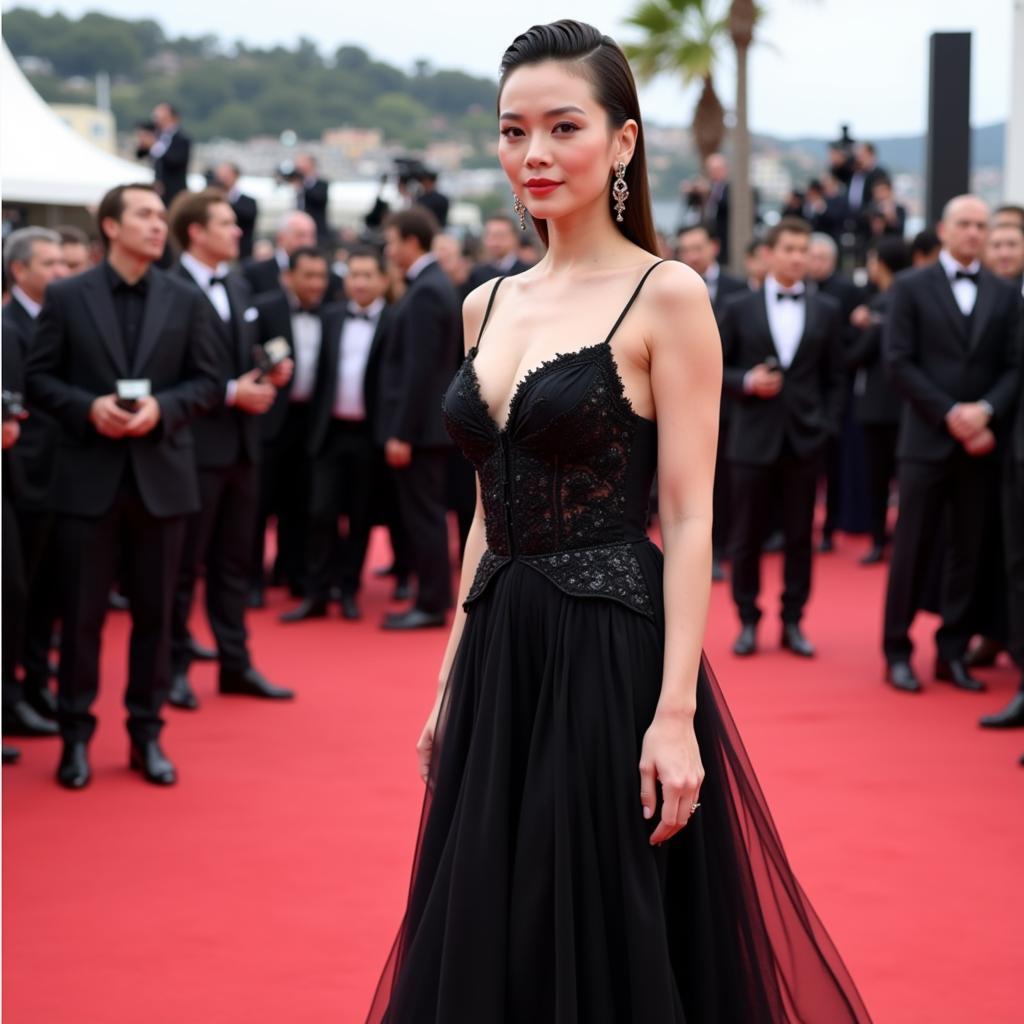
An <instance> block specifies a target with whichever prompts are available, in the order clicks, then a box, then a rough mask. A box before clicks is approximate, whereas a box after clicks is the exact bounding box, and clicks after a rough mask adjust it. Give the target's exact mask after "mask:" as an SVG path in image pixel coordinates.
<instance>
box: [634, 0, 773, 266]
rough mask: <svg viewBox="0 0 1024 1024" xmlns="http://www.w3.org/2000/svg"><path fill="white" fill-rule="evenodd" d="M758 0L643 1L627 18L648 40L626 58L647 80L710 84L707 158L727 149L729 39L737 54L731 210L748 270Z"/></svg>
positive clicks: (738, 255) (699, 115)
mask: <svg viewBox="0 0 1024 1024" xmlns="http://www.w3.org/2000/svg"><path fill="white" fill-rule="evenodd" d="M762 13H763V12H762V9H761V7H760V6H759V5H758V4H757V3H755V2H754V0H729V2H728V8H726V6H725V2H724V0H719V2H716V0H641V3H640V6H639V7H638V8H637V9H636V10H635V11H634V12H633V14H632V15H630V17H629V18H627V19H626V23H627V24H628V25H631V26H633V27H634V28H639V29H642V30H643V32H644V33H645V37H644V39H643V40H642V41H641V42H639V43H634V44H627V45H626V46H625V47H624V49H625V52H626V56H627V57H629V59H630V60H631V61H632V62H633V66H634V68H635V69H636V73H637V75H638V77H639V78H640V79H641V81H649V80H650V79H652V78H654V77H655V76H656V75H659V74H662V73H664V72H666V71H667V72H670V73H672V74H675V75H679V76H681V77H682V80H683V82H684V83H686V84H689V83H690V82H694V81H697V80H698V79H699V80H701V81H703V83H704V88H703V90H702V91H701V95H700V99H699V100H698V101H697V107H696V110H695V111H694V117H693V125H692V131H693V138H694V142H695V143H696V145H697V149H698V150H699V152H700V155H701V159H702V160H704V159H706V158H707V157H708V156H709V155H710V154H711V153H714V152H716V151H717V150H718V149H720V148H721V144H722V140H723V139H724V138H725V111H724V109H723V108H722V104H721V102H720V101H719V99H718V95H717V93H716V92H715V87H714V78H713V72H714V67H715V59H716V57H717V56H718V54H719V51H720V47H721V46H722V45H723V44H725V41H726V40H727V39H728V40H729V41H731V43H732V46H733V49H734V51H735V56H736V108H735V124H734V126H733V129H732V142H733V147H732V148H733V167H732V188H731V189H730V202H731V208H730V211H729V252H730V253H731V255H732V260H731V262H732V266H733V268H734V269H736V270H742V267H743V256H744V253H745V252H746V248H747V245H748V243H749V242H750V236H751V231H752V226H753V223H754V211H753V209H752V203H753V200H752V194H751V191H750V125H749V122H748V117H747V55H748V53H749V51H750V47H751V45H752V44H753V42H754V27H755V26H756V24H757V22H758V19H759V18H760V17H761V14H762Z"/></svg>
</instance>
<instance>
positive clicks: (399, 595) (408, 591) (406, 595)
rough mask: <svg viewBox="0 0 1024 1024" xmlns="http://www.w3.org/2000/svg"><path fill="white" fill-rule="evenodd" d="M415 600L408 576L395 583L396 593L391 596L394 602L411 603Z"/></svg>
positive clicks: (401, 577)
mask: <svg viewBox="0 0 1024 1024" xmlns="http://www.w3.org/2000/svg"><path fill="white" fill-rule="evenodd" d="M412 599H413V592H412V584H411V583H410V582H409V577H408V576H399V577H398V581H397V582H396V583H395V592H394V593H393V594H392V595H391V600H392V601H411V600H412Z"/></svg>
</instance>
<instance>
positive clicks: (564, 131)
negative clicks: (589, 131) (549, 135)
mask: <svg viewBox="0 0 1024 1024" xmlns="http://www.w3.org/2000/svg"><path fill="white" fill-rule="evenodd" d="M578 130H579V125H578V124H573V123H572V121H559V122H558V124H556V125H555V127H554V129H553V131H555V132H556V133H558V134H559V135H571V134H572V133H573V132H575V131H578Z"/></svg>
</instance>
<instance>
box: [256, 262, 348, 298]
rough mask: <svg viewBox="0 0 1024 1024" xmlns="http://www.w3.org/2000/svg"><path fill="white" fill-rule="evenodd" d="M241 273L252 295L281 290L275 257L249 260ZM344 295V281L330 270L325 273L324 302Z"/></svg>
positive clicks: (279, 270) (279, 271)
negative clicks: (325, 291)
mask: <svg viewBox="0 0 1024 1024" xmlns="http://www.w3.org/2000/svg"><path fill="white" fill-rule="evenodd" d="M242 274H243V276H244V277H245V279H246V281H248V282H249V287H250V288H251V289H252V294H253V296H254V297H259V296H261V295H265V294H267V292H277V291H280V290H281V268H280V267H279V266H278V264H277V258H276V257H275V256H271V257H270V259H268V260H250V261H249V262H248V263H246V264H245V265H244V266H243V267H242ZM344 297H345V282H344V281H343V280H342V279H341V278H340V277H339V276H338V275H337V274H336V273H335V272H334V271H333V270H332V271H330V272H329V273H328V275H327V295H326V296H325V298H324V301H325V302H340V301H341V300H342V299H343V298H344Z"/></svg>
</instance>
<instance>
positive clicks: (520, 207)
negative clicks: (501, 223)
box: [512, 192, 526, 231]
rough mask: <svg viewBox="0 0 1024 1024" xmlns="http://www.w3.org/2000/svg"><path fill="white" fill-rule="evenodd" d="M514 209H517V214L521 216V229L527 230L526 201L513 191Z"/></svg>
mask: <svg viewBox="0 0 1024 1024" xmlns="http://www.w3.org/2000/svg"><path fill="white" fill-rule="evenodd" d="M512 209H513V210H515V211H516V216H517V217H518V218H519V230H520V231H525V230H526V203H524V202H523V201H522V199H520V198H519V196H517V195H516V194H515V193H514V192H513V193H512Z"/></svg>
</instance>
